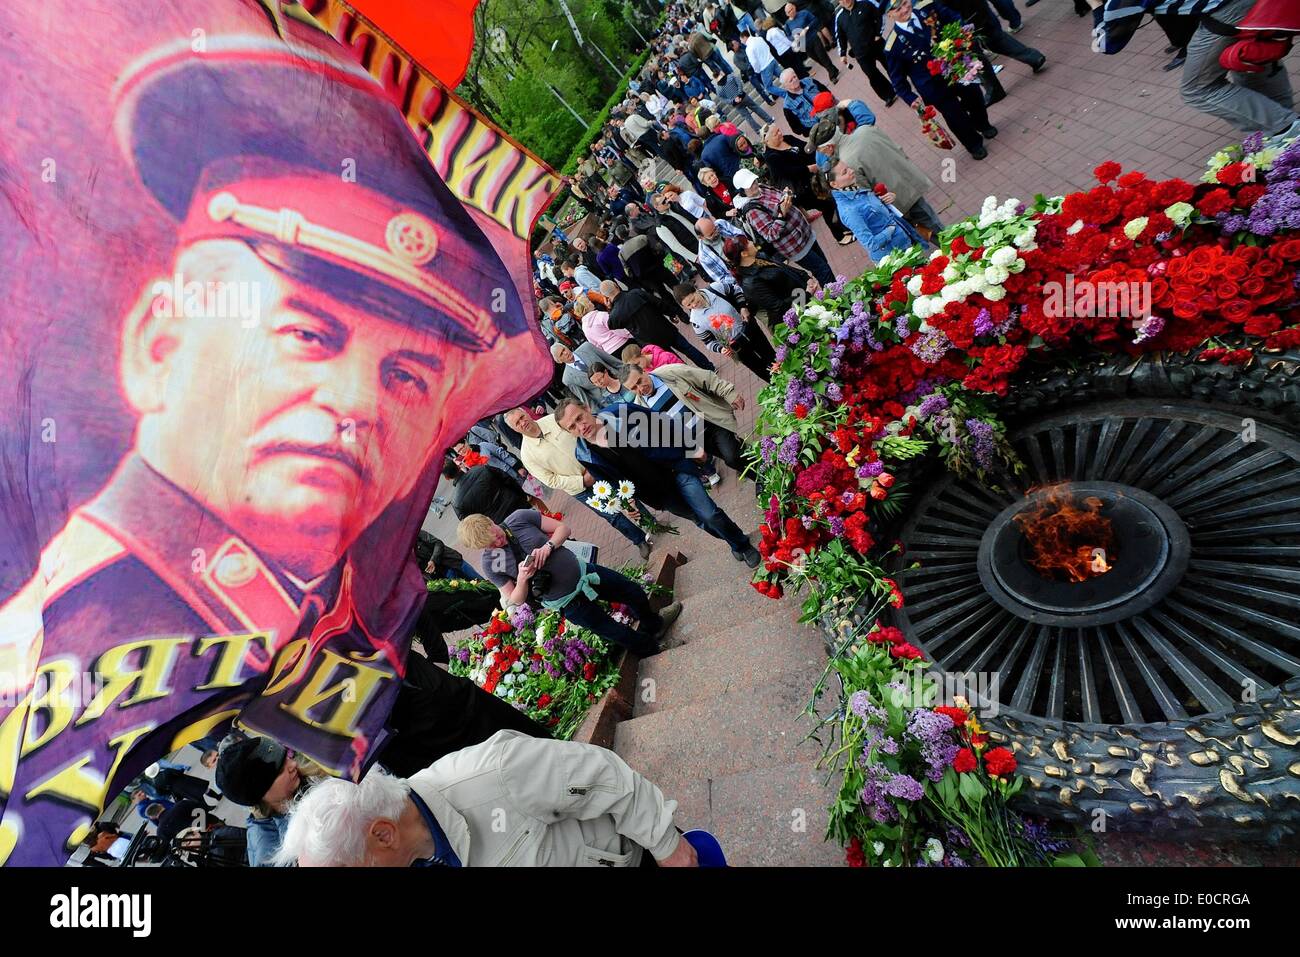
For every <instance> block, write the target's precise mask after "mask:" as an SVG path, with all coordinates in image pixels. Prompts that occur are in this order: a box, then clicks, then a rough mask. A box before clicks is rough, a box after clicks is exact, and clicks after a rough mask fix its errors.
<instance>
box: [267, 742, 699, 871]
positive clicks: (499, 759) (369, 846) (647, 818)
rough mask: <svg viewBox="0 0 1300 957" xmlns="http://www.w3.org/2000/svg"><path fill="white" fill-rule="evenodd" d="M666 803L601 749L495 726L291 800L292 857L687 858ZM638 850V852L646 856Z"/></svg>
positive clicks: (331, 860) (641, 862)
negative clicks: (453, 748) (482, 737)
mask: <svg viewBox="0 0 1300 957" xmlns="http://www.w3.org/2000/svg"><path fill="white" fill-rule="evenodd" d="M676 810H677V802H676V801H669V800H666V799H665V798H664V796H663V792H661V791H660V790H659V788H657V787H655V785H654V784H652V783H651V782H650V781H648V780H646V779H645V778H644V777H642V776H641V775H640V774H638V773H637V772H636V771H634V770H632V768H630V767H628V765H627V764H626V763H625V762H624V761H623V760H622V759H621V758H620V757H619V756H618V755H616V754H614V753H613V752H612V751H608V750H606V749H605V748H600V747H596V746H595V745H590V744H579V743H578V742H576V741H549V740H542V739H538V738H530V737H527V736H526V735H522V734H519V733H517V732H514V731H502V732H499V733H498V734H496V735H494V736H493V737H491V738H489V739H488V740H487V741H485V742H483V743H482V744H479V745H475V746H473V747H469V748H464V749H462V750H460V751H457V752H455V753H454V754H449V755H447V756H446V757H445V758H442V759H441V760H439V761H436V762H435V763H434V764H432V765H430V766H429V767H428V768H426V769H425V770H423V771H420V772H419V773H418V774H414V775H412V776H411V777H409V778H406V779H402V778H395V777H391V776H389V775H387V774H383V773H381V772H379V771H377V770H376V771H371V773H370V774H368V775H367V776H366V777H365V779H364V780H362V782H361V783H360V784H353V783H352V782H351V781H344V780H341V779H338V778H333V779H330V780H327V781H322V782H321V783H319V784H317V785H315V786H313V787H312V788H310V789H309V790H308V791H307V792H306V794H305V795H304V796H303V797H302V798H301V799H300V800H299V801H298V802H297V803H296V804H295V805H294V808H293V810H292V812H291V814H290V818H289V825H288V827H287V828H286V829H285V834H284V840H283V842H282V844H281V847H280V851H279V853H278V854H277V855H276V858H275V862H276V863H277V864H280V865H292V864H298V865H299V866H302V867H429V866H446V867H641V866H653V865H652V863H651V862H652V861H653V862H654V863H657V864H658V865H659V866H663V867H693V866H697V865H698V859H697V857H696V854H695V850H694V848H692V847H691V845H690V843H689V842H688V841H686V840H684V839H683V838H682V836H681V834H680V833H679V832H678V830H677V828H676V827H674V826H673V813H674V812H675V811H676ZM647 855H648V857H647Z"/></svg>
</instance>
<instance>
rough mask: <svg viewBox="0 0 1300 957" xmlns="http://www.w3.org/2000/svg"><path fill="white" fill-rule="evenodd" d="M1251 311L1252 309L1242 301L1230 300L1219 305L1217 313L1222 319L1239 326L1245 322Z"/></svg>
mask: <svg viewBox="0 0 1300 957" xmlns="http://www.w3.org/2000/svg"><path fill="white" fill-rule="evenodd" d="M1253 309H1254V307H1253V306H1252V305H1251V304H1250V303H1248V302H1246V300H1244V299H1232V300H1230V301H1228V302H1225V303H1224V304H1223V305H1221V306H1220V307H1219V312H1221V313H1222V314H1223V318H1224V319H1227V320H1228V321H1229V322H1231V323H1233V324H1234V325H1240V324H1241V323H1243V322H1245V321H1246V317H1247V316H1249V315H1250V313H1251V311H1252V310H1253Z"/></svg>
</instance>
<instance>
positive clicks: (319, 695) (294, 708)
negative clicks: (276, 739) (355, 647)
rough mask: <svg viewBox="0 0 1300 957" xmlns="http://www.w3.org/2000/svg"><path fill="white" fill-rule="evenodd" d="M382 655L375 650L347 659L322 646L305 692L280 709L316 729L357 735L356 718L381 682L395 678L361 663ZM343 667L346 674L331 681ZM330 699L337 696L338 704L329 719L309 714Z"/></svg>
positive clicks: (305, 686) (349, 735) (381, 670)
mask: <svg viewBox="0 0 1300 957" xmlns="http://www.w3.org/2000/svg"><path fill="white" fill-rule="evenodd" d="M382 654H383V652H376V653H375V654H373V655H371V656H369V657H360V656H358V658H345V657H343V656H342V655H339V654H336V653H334V652H333V651H330V650H329V649H328V648H323V649H321V655H320V659H319V663H318V664H317V665H316V668H315V670H314V671H313V672H312V674H311V677H310V678H308V679H307V681H306V683H305V684H304V685H303V688H302V691H300V692H299V693H298V697H296V698H295V699H294V700H293V701H291V702H289V703H287V704H281V705H280V707H281V709H283V710H284V711H287V712H288V713H289V714H291V715H293V716H294V717H295V718H297V719H298V720H299V721H301V722H303V723H304V724H309V725H311V726H312V727H313V728H320V729H321V730H323V731H328V732H329V733H331V734H340V735H346V736H347V737H355V736H356V735H357V734H359V733H360V730H361V729H360V728H358V727H357V723H356V719H357V718H358V716H359V715H361V714H362V713H363V712H364V711H365V709H366V705H367V704H369V703H370V701H371V700H373V698H374V696H375V692H376V691H378V690H379V685H380V682H382V681H385V680H386V679H389V678H391V677H393V676H392V674H390V673H389V672H388V671H385V670H383V669H380V668H369V667H366V666H365V665H364V664H362V663H361V662H362V661H374V660H375V659H376V658H378V657H380V656H381V655H382ZM340 667H342V668H344V669H345V672H344V674H343V675H341V676H340V677H339V678H338V680H336V681H334V683H333V684H328V682H330V681H331V680H332V679H334V677H335V673H336V672H337V671H338V669H339V668H340ZM331 698H337V699H338V701H339V705H338V707H337V708H336V709H335V710H334V712H333V714H331V715H330V717H329V718H327V719H325V720H322V721H317V720H315V719H313V718H311V717H309V716H308V712H309V711H311V709H313V708H315V707H316V706H317V705H320V704H322V703H324V702H326V701H328V700H329V699H331Z"/></svg>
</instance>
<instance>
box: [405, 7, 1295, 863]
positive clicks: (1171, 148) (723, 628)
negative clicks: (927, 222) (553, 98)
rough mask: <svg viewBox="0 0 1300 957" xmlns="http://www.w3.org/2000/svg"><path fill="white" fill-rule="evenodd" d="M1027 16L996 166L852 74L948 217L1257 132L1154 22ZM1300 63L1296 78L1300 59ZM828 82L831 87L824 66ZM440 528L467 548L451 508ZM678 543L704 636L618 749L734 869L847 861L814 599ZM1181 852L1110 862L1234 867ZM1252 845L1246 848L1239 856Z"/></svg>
mask: <svg viewBox="0 0 1300 957" xmlns="http://www.w3.org/2000/svg"><path fill="white" fill-rule="evenodd" d="M1024 13H1025V26H1024V29H1023V30H1022V31H1021V33H1020V34H1019V35H1018V36H1019V38H1020V39H1021V40H1022V41H1023V42H1025V43H1026V44H1028V45H1030V46H1034V47H1037V48H1039V49H1040V50H1042V51H1043V52H1044V53H1045V54H1046V55H1047V57H1048V61H1049V66H1048V68H1047V69H1046V70H1045V71H1044V72H1043V73H1042V74H1040V75H1039V76H1033V75H1032V74H1031V73H1030V71H1029V69H1028V68H1027V67H1025V66H1023V65H1022V64H1019V63H1016V62H1014V61H1007V60H1006V59H1005V58H1002V62H1005V63H1006V67H1005V69H1004V70H1003V71H1002V73H1001V74H1000V78H1001V80H1002V83H1003V85H1004V86H1005V87H1006V89H1007V93H1008V97H1007V99H1006V100H1003V101H1002V102H1001V103H999V104H998V105H996V106H995V107H993V108H992V111H991V115H992V120H993V122H994V124H995V125H996V126H997V127H998V128H999V130H1000V135H999V136H998V137H997V139H996V140H994V141H992V142H991V143H990V146H989V157H988V159H986V160H984V161H982V162H977V161H975V160H973V159H971V158H970V157H969V155H968V154H966V152H965V151H964V150H962V149H961V148H960V147H958V148H957V149H955V150H953V151H951V152H945V151H940V150H936V149H935V148H934V147H932V146H930V145H929V143H928V142H927V141H926V140H925V139H924V137H922V135H921V133H920V126H919V122H918V121H917V119H916V117H915V114H914V113H913V112H911V111H910V110H909V109H908V108H907V107H906V106H905V105H903V104H902V102H901V101H900V102H899V103H897V104H896V105H895V106H894V107H893V108H892V109H888V110H886V109H884V108H883V105H882V104H881V103H880V102H879V101H878V100H877V99H876V98H875V97H874V95H873V94H872V93H871V91H870V88H869V87H868V85H867V83H866V81H865V79H864V78H863V76H862V74H861V71H860V70H858V69H856V68H855V69H853V70H851V71H846V72H845V73H844V74H843V76H842V79H841V81H840V82H839V83H837V84H835V86H834V87H833V88H834V90H835V92H836V94H837V95H838V96H840V97H844V96H854V97H859V98H862V99H864V100H865V101H866V102H867V103H868V104H869V105H870V106H871V107H872V109H873V110H875V111H876V112H877V113H878V115H879V121H878V122H879V124H880V126H881V127H883V128H884V129H885V130H886V131H887V132H888V133H889V134H890V136H892V137H893V138H894V139H895V140H896V141H897V142H898V143H899V144H900V145H901V146H902V147H903V148H904V149H905V150H906V151H907V153H908V154H909V156H911V158H912V159H913V161H914V162H916V163H917V164H918V165H919V166H921V168H922V169H923V170H925V172H926V173H927V174H928V175H929V176H930V177H931V178H932V179H933V180H934V182H935V187H934V190H933V191H932V192H931V193H930V195H929V198H930V200H931V202H932V203H933V205H934V206H935V207H936V209H938V210H939V211H940V214H941V216H942V217H943V219H944V221H945V222H952V221H954V220H956V219H959V218H961V217H963V216H966V215H969V214H971V213H973V212H976V211H977V210H978V209H979V207H980V204H981V203H982V202H983V199H984V197H985V196H987V195H990V194H993V195H997V196H998V197H1000V198H1005V197H1007V196H1016V197H1018V198H1020V199H1026V200H1029V199H1032V198H1033V196H1034V194H1035V193H1039V192H1041V193H1044V194H1047V195H1053V194H1057V193H1061V192H1064V191H1068V190H1072V189H1076V188H1086V187H1088V186H1089V185H1091V182H1092V180H1091V171H1092V169H1093V167H1094V166H1096V165H1097V164H1099V163H1101V162H1103V161H1104V160H1116V161H1118V162H1120V163H1122V164H1123V165H1124V166H1125V167H1126V168H1137V169H1141V170H1143V171H1144V172H1146V173H1147V174H1148V175H1150V176H1152V177H1167V176H1182V177H1186V178H1189V179H1190V178H1196V177H1198V176H1199V175H1200V171H1201V169H1202V168H1203V164H1204V160H1205V158H1206V157H1207V156H1208V155H1209V154H1210V153H1211V152H1213V151H1214V150H1215V149H1217V148H1219V147H1220V146H1221V145H1224V144H1227V143H1231V142H1236V141H1238V140H1239V139H1240V136H1239V134H1237V133H1236V132H1235V131H1233V130H1232V129H1230V128H1229V127H1228V126H1227V124H1224V123H1222V122H1220V121H1218V120H1216V119H1213V118H1211V117H1207V116H1205V115H1203V114H1200V113H1196V112H1194V111H1192V110H1190V109H1188V108H1187V107H1185V106H1183V105H1182V103H1181V101H1180V99H1179V96H1178V82H1179V73H1178V72H1174V73H1163V72H1161V71H1160V69H1159V68H1160V66H1161V65H1162V64H1163V63H1164V62H1166V61H1167V59H1168V57H1167V55H1166V54H1164V53H1163V47H1164V43H1165V40H1164V35H1163V34H1162V33H1161V32H1160V31H1159V29H1158V28H1156V27H1155V26H1154V25H1152V26H1148V27H1146V28H1144V29H1143V30H1142V31H1141V33H1140V34H1139V36H1138V37H1137V38H1136V39H1135V40H1134V42H1133V43H1132V44H1131V45H1130V49H1129V50H1127V51H1125V52H1124V53H1122V54H1120V55H1118V56H1113V57H1106V56H1102V55H1100V54H1094V53H1092V51H1091V49H1090V47H1089V21H1088V20H1086V19H1081V18H1078V17H1076V16H1075V15H1074V13H1073V11H1072V5H1071V4H1070V3H1068V2H1066V0H1043V2H1041V3H1039V4H1037V5H1035V6H1034V7H1032V8H1029V9H1027V10H1025V11H1024ZM1291 62H1292V74H1293V84H1295V83H1296V82H1297V76H1296V72H1297V64H1298V63H1300V58H1297V57H1292V58H1291ZM815 75H817V76H818V78H819V79H822V80H823V81H824V80H825V75H824V73H823V72H822V71H821V69H820V68H818V70H817V73H816V74H815ZM817 230H818V234H819V236H820V237H821V242H822V246H823V248H824V249H825V250H826V251H827V253H828V255H829V257H830V259H831V262H832V264H833V265H834V266H835V268H836V271H837V272H839V273H842V274H844V275H848V276H853V275H857V274H858V273H859V272H861V271H862V269H863V268H864V267H865V266H866V265H867V258H866V255H865V253H864V252H863V251H862V249H861V248H860V247H858V246H857V245H856V244H855V245H853V246H848V247H841V246H838V245H836V244H835V243H834V242H833V241H832V240H831V238H830V236H829V233H828V231H827V230H826V227H825V225H824V224H822V223H818V224H817ZM688 334H689V333H688ZM716 364H717V365H718V371H719V373H720V374H721V375H722V376H724V377H725V378H728V379H730V380H731V381H733V382H735V383H736V384H737V386H738V387H739V388H740V391H741V393H742V394H743V395H744V396H745V400H746V409H745V410H744V412H742V413H741V415H740V416H739V418H740V421H741V426H742V428H743V429H744V430H746V431H748V430H750V429H751V428H752V424H753V420H754V399H755V395H756V393H757V392H758V389H759V387H760V386H761V383H760V382H758V380H757V379H756V378H755V377H754V376H753V375H752V374H751V373H750V372H749V371H748V370H746V369H744V368H743V367H741V366H739V365H737V364H736V363H733V362H731V361H729V360H726V359H720V358H719V359H717V362H716ZM723 473H724V475H726V478H725V480H724V482H723V484H722V485H721V486H719V487H718V488H717V489H716V490H715V493H714V494H715V497H716V498H717V500H718V502H719V503H720V504H721V505H722V506H723V507H724V508H725V509H726V510H727V511H728V512H729V513H730V514H731V516H732V517H733V518H734V519H735V520H736V521H737V523H738V524H740V526H741V527H742V528H744V529H746V530H747V531H751V530H754V529H756V528H757V526H758V523H759V521H760V517H761V516H760V513H759V510H758V508H757V507H756V504H755V501H754V494H753V486H752V484H750V483H748V482H744V483H742V482H740V481H739V480H738V479H737V477H736V476H735V475H734V474H731V473H729V472H728V471H727V470H725V469H724V470H723ZM549 505H550V507H552V508H554V509H559V510H561V511H563V512H564V513H565V520H566V522H568V523H569V525H570V527H571V528H572V529H573V531H574V535H575V537H577V538H579V539H582V540H584V541H589V542H593V543H594V544H596V545H598V546H599V547H600V561H601V563H602V564H605V565H613V566H617V565H619V564H621V563H622V562H624V561H636V560H639V559H638V556H637V553H636V550H635V549H634V548H632V546H631V545H630V544H629V543H628V542H627V541H626V540H625V539H623V538H622V537H621V536H620V535H618V534H617V533H616V532H614V530H613V529H612V528H611V527H610V526H609V525H608V524H606V523H605V522H604V521H603V520H602V519H601V518H599V517H598V516H597V515H595V514H594V513H593V512H591V511H590V510H588V509H586V508H584V507H582V506H581V505H578V504H577V503H576V502H574V501H573V500H572V499H569V498H568V497H567V496H565V495H561V494H556V495H552V496H551V499H550V502H549ZM426 527H428V528H430V530H432V531H435V533H440V534H444V537H445V538H446V540H447V541H452V542H454V540H455V537H454V517H453V516H452V515H451V513H450V511H448V512H447V514H446V516H445V518H444V519H443V520H441V521H438V522H431V523H430V524H428V525H426ZM665 547H667V548H672V549H676V550H679V551H681V552H683V553H684V554H686V555H688V556H689V558H690V561H689V563H688V564H687V565H685V566H684V567H683V568H681V569H679V571H678V587H677V594H678V597H680V598H682V599H684V601H685V605H686V608H685V611H684V612H683V615H682V618H681V620H680V622H679V624H678V626H677V634H678V635H680V636H681V637H683V638H685V639H686V640H687V643H686V644H685V645H684V646H682V647H681V648H677V649H674V650H672V651H668V652H665V653H663V654H661V655H659V656H657V657H655V658H653V659H648V660H646V661H644V662H642V663H641V669H640V673H639V678H640V685H639V691H640V693H639V694H638V700H637V707H636V712H635V714H634V717H633V719H632V720H630V721H627V722H624V723H623V724H622V725H620V727H619V729H618V734H617V738H616V741H615V749H616V750H617V751H618V752H619V753H620V754H621V755H623V756H624V757H625V758H626V759H627V760H628V761H629V762H630V763H631V764H633V766H635V767H637V768H638V769H640V770H641V771H643V772H644V773H646V774H647V775H649V776H650V777H651V778H652V779H653V780H655V781H657V782H658V783H659V784H660V785H661V786H662V787H663V788H664V790H665V791H666V792H667V793H668V795H669V796H670V797H673V798H675V799H676V800H677V801H678V802H679V804H680V820H681V822H682V824H683V826H701V827H708V828H710V829H711V830H713V831H714V833H716V834H717V835H718V836H719V837H720V838H721V840H722V842H723V845H724V847H725V848H726V849H727V851H728V853H729V856H730V858H731V860H732V862H733V863H736V864H750V865H782V864H787V865H788V864H836V863H839V862H841V861H842V859H843V858H842V852H841V851H840V849H839V848H838V847H835V846H833V845H828V844H825V843H823V841H822V833H823V831H824V828H825V824H826V807H827V805H828V804H829V802H830V799H831V794H830V792H829V791H828V789H827V788H826V787H825V786H824V785H823V784H822V776H821V775H820V774H819V773H818V772H817V771H816V770H815V769H814V764H815V762H816V760H817V757H818V755H819V753H820V748H819V747H818V746H817V745H815V744H813V743H810V742H804V741H803V739H804V736H805V735H806V734H807V732H808V731H809V730H810V729H811V724H810V722H809V721H808V719H806V718H803V717H801V715H800V712H801V711H802V709H803V707H804V705H805V703H806V702H807V699H808V695H809V694H810V692H811V689H812V687H813V685H814V683H815V681H816V679H817V677H818V675H820V673H821V671H822V668H823V667H824V664H825V655H824V652H823V650H822V645H821V638H820V635H819V634H818V633H816V632H815V631H813V630H812V629H810V628H807V627H804V626H801V625H799V624H798V623H797V617H798V611H799V609H798V602H797V599H786V600H785V601H783V602H773V601H770V600H769V599H766V598H763V597H762V596H760V595H758V594H757V593H756V592H754V591H753V589H752V588H750V587H749V584H748V580H749V577H750V575H749V570H748V569H747V568H746V567H745V566H744V565H742V564H740V563H738V562H736V561H734V560H733V559H732V558H731V555H730V552H729V551H728V549H727V548H726V546H725V545H723V544H722V543H721V542H717V541H716V540H714V539H711V538H709V537H708V536H706V535H704V534H703V533H702V532H700V531H699V530H698V529H696V528H694V527H693V526H690V525H688V524H684V523H681V535H680V536H666V537H664V538H663V539H662V540H661V542H660V543H659V544H657V545H656V549H657V550H658V549H660V548H665ZM1112 846H1113V850H1109V849H1108V848H1111V847H1112ZM1165 847H1166V846H1165V845H1158V844H1149V843H1148V844H1143V843H1142V842H1141V841H1140V840H1139V841H1138V842H1137V844H1136V845H1135V839H1134V838H1124V839H1122V840H1119V841H1114V842H1113V844H1112V842H1109V841H1108V842H1107V843H1106V844H1105V845H1103V848H1102V854H1103V858H1105V859H1108V860H1113V861H1115V862H1116V863H1121V862H1137V861H1142V862H1147V863H1149V862H1151V861H1153V860H1172V861H1175V862H1178V861H1185V862H1187V863H1193V862H1194V863H1201V864H1204V863H1215V862H1228V861H1230V860H1232V859H1234V858H1230V857H1229V856H1227V852H1226V851H1225V852H1224V855H1222V856H1216V855H1215V854H1214V853H1213V851H1212V850H1211V849H1209V848H1207V847H1202V848H1201V849H1200V852H1199V856H1198V857H1197V859H1196V860H1195V861H1191V860H1188V859H1187V857H1186V855H1184V854H1182V853H1181V852H1180V851H1179V850H1178V849H1177V848H1176V847H1172V846H1170V848H1171V849H1170V850H1168V851H1166V850H1164V848H1165ZM1242 851H1243V849H1242V848H1238V849H1236V850H1235V851H1234V852H1233V853H1235V854H1237V858H1235V859H1241V855H1242ZM1245 859H1248V860H1252V861H1254V860H1259V859H1260V858H1256V857H1253V856H1251V855H1249V854H1248V855H1247V856H1246V858H1245ZM1264 859H1267V855H1265V857H1264Z"/></svg>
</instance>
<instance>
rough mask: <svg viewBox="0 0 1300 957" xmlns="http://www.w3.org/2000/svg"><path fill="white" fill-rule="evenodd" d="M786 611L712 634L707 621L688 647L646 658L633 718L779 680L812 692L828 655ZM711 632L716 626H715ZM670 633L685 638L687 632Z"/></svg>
mask: <svg viewBox="0 0 1300 957" xmlns="http://www.w3.org/2000/svg"><path fill="white" fill-rule="evenodd" d="M784 611H786V609H782V608H779V607H778V608H777V609H776V612H775V613H772V614H770V615H769V617H766V618H757V619H752V618H751V619H747V620H745V621H744V622H743V623H741V624H739V625H732V627H730V628H726V629H724V630H721V631H710V630H709V628H708V623H707V622H706V623H705V624H704V625H703V626H702V627H700V628H697V629H696V630H695V632H694V634H693V636H692V637H690V638H689V639H688V643H687V644H684V645H681V646H679V647H677V648H672V649H669V650H668V651H663V652H660V653H659V654H657V655H655V656H654V657H653V658H646V659H644V660H643V661H642V662H641V668H640V672H639V673H638V675H637V693H636V701H635V703H634V711H633V713H634V715H636V716H638V717H639V716H640V715H643V714H653V713H654V712H656V711H663V710H666V709H668V708H676V707H680V706H682V705H684V704H689V703H692V702H697V701H713V700H717V699H720V698H722V697H724V696H726V695H729V694H733V693H735V692H737V691H739V690H740V689H744V688H753V687H756V686H758V685H763V684H769V683H771V682H772V681H773V679H774V678H776V677H778V676H779V677H781V678H790V679H795V678H798V677H802V678H803V680H804V683H805V685H806V687H807V688H808V690H809V691H810V692H811V689H812V685H813V682H814V681H815V676H816V675H817V674H819V673H820V672H821V669H822V668H823V667H824V666H825V661H826V652H825V649H824V647H823V645H822V642H821V639H820V637H819V636H818V634H817V633H816V632H815V631H813V630H811V629H805V628H803V627H802V626H796V625H793V624H792V623H790V622H788V621H786V620H784V615H783V614H781V613H783V612H784ZM713 627H714V628H717V627H719V626H718V625H717V624H716V623H713ZM678 628H679V629H681V628H682V626H681V625H680V624H679V626H678ZM674 634H676V635H682V636H684V635H685V631H684V630H678V631H675V632H674Z"/></svg>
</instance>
